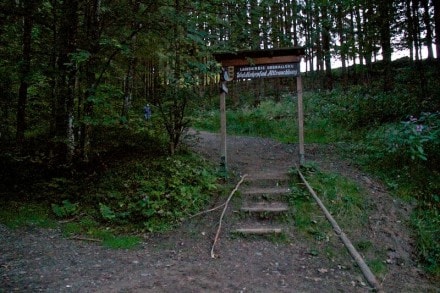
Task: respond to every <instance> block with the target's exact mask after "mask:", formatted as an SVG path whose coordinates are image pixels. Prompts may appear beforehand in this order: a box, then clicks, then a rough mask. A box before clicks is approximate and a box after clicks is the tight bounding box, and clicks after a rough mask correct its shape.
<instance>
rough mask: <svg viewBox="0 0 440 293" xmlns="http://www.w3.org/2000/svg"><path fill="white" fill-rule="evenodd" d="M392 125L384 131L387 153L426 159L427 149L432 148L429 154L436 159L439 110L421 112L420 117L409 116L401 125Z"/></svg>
mask: <svg viewBox="0 0 440 293" xmlns="http://www.w3.org/2000/svg"><path fill="white" fill-rule="evenodd" d="M393 126H394V125H392V126H391V127H390V128H388V129H386V130H385V133H384V136H385V139H386V142H385V143H386V150H387V152H388V153H390V154H396V153H399V155H400V156H403V157H404V156H409V157H411V159H412V160H416V159H418V160H423V161H426V160H427V159H428V157H427V156H428V154H427V151H426V150H427V149H428V150H434V152H433V153H432V154H430V155H432V159H436V158H435V157H436V156H438V155H437V154H438V152H437V151H438V150H439V146H440V112H437V113H422V114H421V115H420V118H416V117H414V116H411V117H409V119H408V120H407V121H404V122H402V123H401V125H399V126H394V127H393Z"/></svg>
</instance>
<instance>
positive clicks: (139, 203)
mask: <svg viewBox="0 0 440 293" xmlns="http://www.w3.org/2000/svg"><path fill="white" fill-rule="evenodd" d="M204 165H205V164H204V163H203V162H202V161H200V159H197V158H195V157H194V156H173V157H167V158H163V159H160V160H156V161H154V162H148V161H141V162H137V163H131V164H125V165H124V166H121V167H120V168H118V169H117V170H113V171H109V172H108V173H107V174H105V175H104V177H103V178H102V179H101V180H100V183H99V186H100V190H99V192H98V193H97V194H96V196H94V197H93V198H92V199H91V200H92V201H93V204H94V205H95V206H96V207H97V210H98V211H99V214H100V216H101V218H102V220H103V221H107V222H109V223H114V224H130V225H134V226H137V227H140V228H144V229H147V230H149V231H158V230H165V229H169V228H171V227H173V225H174V224H176V223H177V222H179V221H181V220H182V219H184V218H185V217H187V216H189V215H191V214H193V213H196V212H197V211H199V210H200V209H201V208H202V207H204V206H205V205H206V203H207V202H208V200H209V198H210V194H212V192H213V191H215V190H216V188H217V185H216V176H215V175H214V172H212V171H210V170H208V169H207V168H206V167H205V166H204Z"/></svg>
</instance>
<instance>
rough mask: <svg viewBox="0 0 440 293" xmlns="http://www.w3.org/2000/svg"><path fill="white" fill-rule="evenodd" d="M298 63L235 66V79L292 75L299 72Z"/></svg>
mask: <svg viewBox="0 0 440 293" xmlns="http://www.w3.org/2000/svg"><path fill="white" fill-rule="evenodd" d="M298 65H299V63H288V64H270V65H255V66H239V67H235V78H236V79H250V78H270V77H294V76H297V75H298V74H299V66H298Z"/></svg>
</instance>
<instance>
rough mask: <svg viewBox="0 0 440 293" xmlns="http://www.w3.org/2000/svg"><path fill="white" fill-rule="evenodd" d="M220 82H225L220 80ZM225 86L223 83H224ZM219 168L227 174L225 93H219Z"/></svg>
mask: <svg viewBox="0 0 440 293" xmlns="http://www.w3.org/2000/svg"><path fill="white" fill-rule="evenodd" d="M222 83H226V82H225V81H222ZM224 86H225V85H224ZM220 140H221V142H220V168H221V169H222V170H221V171H222V172H224V174H225V177H226V174H227V162H228V160H227V149H226V93H225V92H224V91H221V93H220Z"/></svg>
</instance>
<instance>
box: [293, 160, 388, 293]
mask: <svg viewBox="0 0 440 293" xmlns="http://www.w3.org/2000/svg"><path fill="white" fill-rule="evenodd" d="M296 169H297V170H298V174H299V176H300V177H301V179H302V181H303V182H304V184H305V185H306V187H307V189H308V190H309V192H310V194H311V195H312V197H313V198H314V200H315V201H316V203H317V204H318V206H319V207H320V208H321V210H322V211H323V212H324V214H325V217H326V218H327V220H328V221H329V222H330V224H331V225H332V226H333V230H334V231H335V233H336V234H337V235H338V236H339V238H340V239H341V241H342V243H344V245H345V247H346V248H347V250H348V252H349V253H350V254H351V256H352V257H353V259H354V260H355V261H356V263H357V264H358V265H359V268H360V269H361V271H362V274H363V275H364V277H365V279H366V280H367V281H368V283H369V284H370V285H371V286H372V287H373V288H374V290H375V291H376V292H382V288H381V286H380V284H379V282H378V281H377V280H376V277H375V276H374V274H373V273H372V272H371V270H370V268H369V267H368V266H367V264H366V263H365V261H364V259H363V258H362V256H361V255H360V254H359V252H358V251H357V250H356V248H354V246H353V244H352V243H351V241H350V239H348V237H347V235H345V233H344V232H343V231H342V229H341V228H340V227H339V225H338V223H337V222H336V221H335V219H334V218H333V217H332V215H331V214H330V212H329V211H328V210H327V208H326V207H325V206H324V204H323V203H322V201H321V200H320V199H319V197H318V195H316V193H315V191H314V190H313V188H312V187H311V186H310V184H309V183H308V182H307V180H306V178H305V177H304V176H303V174H302V173H301V171H300V170H299V167H298V166H296Z"/></svg>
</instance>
